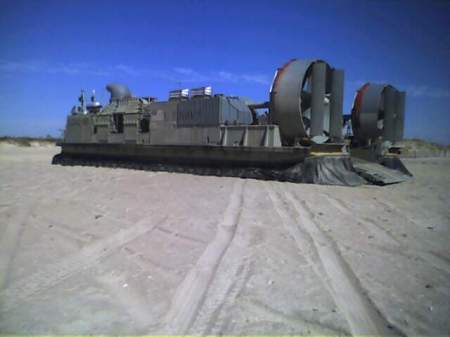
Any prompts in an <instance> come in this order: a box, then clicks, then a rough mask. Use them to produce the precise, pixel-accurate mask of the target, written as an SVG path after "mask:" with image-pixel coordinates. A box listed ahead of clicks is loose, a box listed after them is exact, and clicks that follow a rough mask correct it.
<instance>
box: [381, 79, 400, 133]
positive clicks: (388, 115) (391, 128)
mask: <svg viewBox="0 0 450 337" xmlns="http://www.w3.org/2000/svg"><path fill="white" fill-rule="evenodd" d="M396 98H397V95H396V90H395V89H394V88H393V87H392V86H386V88H385V89H384V121H383V140H388V141H391V142H395V122H396V113H395V110H396V109H395V108H396Z"/></svg>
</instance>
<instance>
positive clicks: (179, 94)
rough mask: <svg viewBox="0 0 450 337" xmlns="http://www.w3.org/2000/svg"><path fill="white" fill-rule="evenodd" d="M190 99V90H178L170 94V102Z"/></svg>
mask: <svg viewBox="0 0 450 337" xmlns="http://www.w3.org/2000/svg"><path fill="white" fill-rule="evenodd" d="M188 97H189V89H178V90H172V91H170V92H169V100H172V99H183V98H188Z"/></svg>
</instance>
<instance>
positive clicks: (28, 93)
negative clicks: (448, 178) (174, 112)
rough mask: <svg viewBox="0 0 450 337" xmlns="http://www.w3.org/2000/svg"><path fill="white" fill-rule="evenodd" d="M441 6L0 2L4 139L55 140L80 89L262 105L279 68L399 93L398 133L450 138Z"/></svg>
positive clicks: (350, 87) (102, 94) (445, 13)
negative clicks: (302, 62) (124, 88)
mask: <svg viewBox="0 0 450 337" xmlns="http://www.w3.org/2000/svg"><path fill="white" fill-rule="evenodd" d="M449 22H450V2H449V1H433V0H428V1H413V0H410V1H400V0H396V1H394V0H384V1H381V0H380V1H369V0H367V1H349V0H348V1H347V0H339V1H338V0H335V1H312V0H311V1H300V0H296V1H275V0H274V1H261V0H259V1H256V0H255V1H244V0H240V1H226V0H223V1H212V0H211V1H200V0H197V1H195V0H190V1H182V0H180V1H150V0H148V1H133V0H128V1H113V0H109V1H93V0H90V1H82V0H76V1H75V0H73V1H71V0H65V1H44V0H41V1H32V0H28V1H21V0H0V41H1V42H0V43H1V44H0V46H1V47H0V48H1V50H0V135H5V134H7V135H30V136H44V135H46V134H52V135H58V134H59V130H60V129H62V128H64V124H65V117H66V115H67V114H68V112H69V111H70V108H71V107H72V106H73V105H74V104H76V103H77V96H78V94H79V90H80V89H81V88H84V89H86V90H87V91H90V90H92V89H94V88H95V89H96V90H97V93H98V98H99V99H100V100H101V101H102V102H106V101H107V99H108V95H107V93H106V91H105V89H104V87H105V85H106V84H107V83H108V82H113V81H114V82H124V83H126V84H128V86H129V87H130V89H131V90H132V92H133V93H134V94H135V95H138V96H145V95H151V96H156V97H158V98H159V99H160V100H165V99H166V98H167V92H168V91H169V90H171V89H174V88H177V87H179V85H181V86H182V87H188V88H192V87H196V86H201V85H212V86H213V90H214V92H216V93H218V92H222V93H225V94H232V95H241V96H247V97H251V98H253V99H254V100H256V101H262V100H267V98H268V90H269V87H270V81H271V79H272V76H273V74H274V71H275V69H276V68H277V67H279V66H281V65H282V64H283V63H285V62H286V61H287V60H289V59H291V58H306V59H314V58H321V59H324V60H326V61H327V62H329V63H330V64H331V65H333V66H335V67H338V68H343V69H344V70H345V80H346V81H345V97H344V111H346V112H349V111H350V108H351V104H352V100H353V96H354V92H355V90H356V89H357V88H358V87H359V86H360V85H361V84H362V83H364V82H365V81H375V82H389V83H391V84H393V85H395V86H397V87H398V88H399V89H402V90H406V91H407V101H406V114H407V115H406V130H405V133H406V136H407V137H421V138H425V139H428V140H433V141H437V142H440V143H446V144H450V64H449V63H450V24H449Z"/></svg>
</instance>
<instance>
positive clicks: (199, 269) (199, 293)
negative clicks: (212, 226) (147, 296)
mask: <svg viewBox="0 0 450 337" xmlns="http://www.w3.org/2000/svg"><path fill="white" fill-rule="evenodd" d="M243 188H244V183H243V181H242V180H240V179H237V180H236V182H235V184H234V186H233V192H232V194H231V196H230V201H229V203H228V206H227V208H226V210H225V214H224V217H223V220H222V222H221V223H220V224H219V225H218V227H217V232H216V236H215V238H214V239H213V240H212V241H211V243H210V244H209V245H208V246H207V247H206V249H205V251H204V252H203V254H202V255H201V256H200V258H199V259H198V261H197V263H196V265H195V266H194V267H193V268H192V269H191V270H190V272H189V273H188V274H187V276H186V277H185V279H184V280H183V281H182V282H181V284H180V285H179V286H178V288H177V290H176V292H175V295H174V297H173V298H172V303H171V306H170V308H169V310H168V312H167V314H166V316H165V319H164V320H163V327H162V332H163V333H164V334H176V335H183V334H186V332H187V331H188V330H189V328H190V327H191V325H192V323H193V322H194V320H195V319H196V317H197V314H198V312H199V310H200V308H201V306H202V304H203V302H204V300H205V295H206V293H207V291H208V288H209V286H210V284H211V282H212V280H213V279H214V276H215V274H216V271H217V268H218V266H219V264H220V262H221V260H222V257H223V255H224V254H225V252H226V251H227V249H228V247H229V245H230V243H231V241H232V240H233V238H234V234H235V232H236V227H237V224H238V222H239V218H240V214H241V208H242V203H243Z"/></svg>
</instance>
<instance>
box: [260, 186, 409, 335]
mask: <svg viewBox="0 0 450 337" xmlns="http://www.w3.org/2000/svg"><path fill="white" fill-rule="evenodd" d="M269 184H270V185H269ZM265 186H266V189H267V191H268V194H269V196H270V198H271V200H272V202H273V204H274V206H275V211H276V212H277V213H278V215H279V216H280V218H281V220H282V222H283V224H284V225H285V226H286V229H287V230H288V231H289V232H290V233H291V235H292V236H293V237H294V239H295V241H296V243H297V246H298V248H299V249H300V251H302V252H304V253H306V254H305V257H306V258H307V259H308V260H310V263H311V264H312V265H313V269H314V271H315V272H316V274H317V276H318V277H319V278H320V279H321V280H322V281H323V282H324V285H325V287H326V288H327V289H328V291H329V292H330V294H331V295H332V296H333V298H334V301H335V302H336V305H337V306H338V307H339V308H340V311H341V312H342V313H343V314H344V316H345V318H346V320H347V322H348V324H349V326H350V329H351V332H352V334H354V335H372V336H385V335H401V332H400V331H396V330H394V329H390V328H389V327H392V324H389V322H387V320H386V319H385V318H384V317H383V316H382V315H381V313H380V312H379V310H378V309H377V308H376V307H375V305H374V304H373V302H372V301H371V300H370V299H369V298H368V297H366V296H365V295H364V291H363V289H362V287H361V285H360V283H359V280H358V278H357V277H356V276H355V274H354V273H353V271H352V270H351V268H350V267H349V266H348V264H347V263H346V261H345V260H344V259H343V257H342V256H341V255H340V253H339V250H338V248H337V247H336V246H335V243H334V242H333V241H332V240H330V239H329V238H328V237H327V236H326V235H325V234H324V233H323V232H322V230H321V229H320V226H319V225H318V224H316V223H315V221H314V219H313V216H312V214H310V213H311V212H310V211H309V210H308V209H307V208H306V207H307V205H306V203H305V205H302V204H301V203H300V202H299V201H298V200H297V199H295V197H294V196H293V195H292V194H291V193H289V192H284V193H283V197H280V196H279V195H278V193H276V192H275V191H274V189H273V186H274V183H266V185H265ZM305 206H306V207H305ZM308 241H309V242H308ZM306 247H310V248H312V250H313V251H312V252H308V251H307V250H305V248H306Z"/></svg>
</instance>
